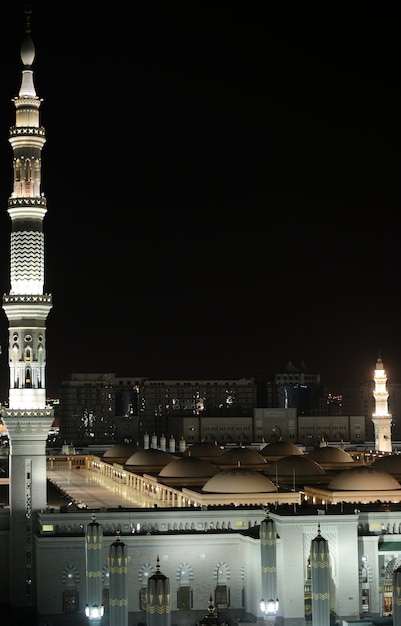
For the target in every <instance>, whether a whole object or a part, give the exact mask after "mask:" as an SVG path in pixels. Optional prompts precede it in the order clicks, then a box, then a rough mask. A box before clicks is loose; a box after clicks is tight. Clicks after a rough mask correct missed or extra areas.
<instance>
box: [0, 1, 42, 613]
mask: <svg viewBox="0 0 401 626" xmlns="http://www.w3.org/2000/svg"><path fill="white" fill-rule="evenodd" d="M30 13H31V12H30V10H29V9H26V11H25V37H24V39H23V42H22V45H21V61H22V65H23V68H22V79H21V87H20V90H19V94H18V96H17V97H16V98H14V105H15V109H16V121H15V126H12V127H11V128H10V136H9V141H10V144H11V148H12V150H13V169H14V177H13V188H12V193H11V196H10V198H9V200H8V209H7V210H8V214H9V216H10V218H11V245H10V283H11V289H10V293H9V294H5V295H4V296H3V309H4V311H5V314H6V316H7V319H8V327H9V347H8V362H9V372H10V382H9V406H8V407H7V408H3V409H2V411H1V416H2V418H3V420H4V422H5V424H6V427H7V430H8V435H9V439H10V457H9V476H10V487H9V489H10V568H11V571H10V604H11V606H15V607H25V608H30V607H33V606H34V604H35V598H36V591H35V586H36V585H35V570H36V567H35V531H36V524H37V512H38V511H40V509H44V508H46V499H47V490H46V439H47V436H48V433H49V429H50V427H51V425H52V423H53V420H54V415H53V410H52V409H51V408H50V407H48V406H47V405H46V380H45V367H46V341H45V333H46V327H45V324H46V319H47V316H48V314H49V311H50V309H51V307H52V297H51V296H50V295H46V294H44V291H43V286H44V235H43V228H42V226H43V219H44V217H45V214H46V211H47V209H46V199H45V197H44V195H43V194H42V193H41V191H40V180H41V152H42V148H43V146H44V143H45V141H46V139H45V131H44V128H43V127H42V126H41V125H40V121H39V108H40V104H41V101H40V99H39V98H38V97H37V95H36V92H35V87H34V81H33V72H32V67H31V66H32V64H33V61H34V59H35V47H34V44H33V41H32V39H31V35H30V32H31V29H30Z"/></svg>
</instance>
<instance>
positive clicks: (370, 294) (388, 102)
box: [0, 0, 401, 400]
mask: <svg viewBox="0 0 401 626" xmlns="http://www.w3.org/2000/svg"><path fill="white" fill-rule="evenodd" d="M275 4H276V3H260V2H255V3H252V2H247V3H216V2H195V1H191V2H171V3H170V2H152V1H145V0H144V1H141V0H139V1H138V2H132V3H122V2H121V3H118V2H116V3H109V4H107V5H106V7H104V5H102V4H101V3H92V2H85V3H84V2H79V3H78V2H68V3H64V4H60V3H55V2H53V3H44V2H36V3H35V2H33V3H32V7H33V12H32V18H31V25H32V38H33V40H34V43H35V47H36V60H35V63H34V66H33V69H34V77H35V85H36V90H37V95H38V96H39V97H41V98H43V104H42V106H41V122H42V125H43V126H44V127H45V129H46V137H47V142H46V145H45V147H44V149H43V152H42V191H43V193H44V194H45V196H46V198H47V206H48V213H47V215H46V217H45V222H44V231H45V237H46V285H45V291H46V293H51V294H52V295H53V302H54V304H53V309H52V311H51V312H50V314H49V317H48V319H47V390H48V393H49V395H53V396H54V395H57V394H58V389H59V387H60V383H61V381H62V380H63V379H65V378H67V377H68V375H69V374H70V373H71V372H114V373H116V374H117V375H119V376H132V377H137V376H148V377H150V378H162V379H176V378H178V379H180V378H187V379H208V378H212V379H213V378H216V379H223V378H226V379H230V378H242V377H250V376H255V375H257V374H261V373H270V372H277V371H282V369H283V368H284V367H285V365H286V364H287V362H288V361H289V360H291V361H293V363H294V364H295V365H298V364H299V363H300V362H301V361H304V362H305V363H306V365H307V366H308V367H309V368H310V369H311V370H312V371H313V372H317V373H320V375H321V382H322V384H323V385H325V386H326V387H327V388H328V390H329V391H331V392H332V393H338V392H341V391H342V389H343V388H344V387H346V386H348V385H354V384H363V383H365V382H367V381H369V380H371V379H372V377H373V373H374V368H375V363H376V358H377V356H378V354H380V355H381V356H382V358H383V362H384V366H385V370H386V373H387V376H388V379H389V382H401V332H400V320H401V305H400V296H399V283H400V278H399V273H400V256H401V245H400V244H401V230H400V222H401V219H400V212H399V209H400V185H399V181H400V158H399V146H400V128H399V118H400V110H401V107H400V86H401V73H400V63H401V55H400V37H399V24H400V20H399V17H400V14H399V9H398V7H397V3H395V2H394V3H393V2H386V3H377V2H352V3H350V2H331V3H321V4H322V6H317V5H316V4H313V6H308V5H305V3H291V2H290V3H280V4H279V7H280V8H277V7H275V8H274V9H271V5H272V6H273V5H275ZM45 5H46V6H45ZM127 5H129V6H127ZM23 6H24V3H20V4H19V3H18V2H16V1H15V0H7V1H3V2H2V3H1V5H0V207H1V206H2V207H3V209H2V210H1V209H0V238H1V239H0V283H1V289H2V292H3V293H7V292H8V291H9V287H10V285H9V237H10V230H11V221H10V219H9V216H8V214H7V200H8V197H9V195H10V193H11V190H12V186H11V185H12V170H11V161H12V151H11V147H10V146H9V144H8V129H9V127H10V126H11V125H13V124H14V121H15V109H14V105H13V104H12V102H11V100H12V98H13V97H14V96H16V95H17V94H18V90H19V86H20V78H21V69H22V66H21V64H20V56H19V49H20V44H21V40H22V37H23V32H24V16H23V10H22V7H23ZM316 7H317V8H316ZM312 9H314V10H312ZM0 343H1V344H2V346H3V354H2V356H1V357H0V358H1V363H0V374H1V379H0V392H1V396H0V400H3V399H6V396H7V388H8V368H7V343H8V330H7V319H6V316H5V314H4V312H3V321H2V322H1V324H0ZM1 381H3V382H1Z"/></svg>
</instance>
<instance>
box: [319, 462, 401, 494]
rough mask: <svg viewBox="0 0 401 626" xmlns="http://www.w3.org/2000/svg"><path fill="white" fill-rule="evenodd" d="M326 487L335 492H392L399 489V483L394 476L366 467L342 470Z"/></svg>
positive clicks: (400, 486)
mask: <svg viewBox="0 0 401 626" xmlns="http://www.w3.org/2000/svg"><path fill="white" fill-rule="evenodd" d="M328 487H329V489H333V490H335V491H386V490H387V491H388V490H392V491H393V490H394V489H401V485H400V483H399V482H398V480H396V479H395V478H394V476H391V474H388V473H387V472H381V471H380V470H377V469H375V468H374V467H372V466H366V465H361V466H358V467H351V469H347V470H343V471H342V472H340V473H339V474H337V476H335V477H334V478H333V480H331V481H330V483H329V485H328Z"/></svg>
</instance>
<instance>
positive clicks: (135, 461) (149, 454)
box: [125, 448, 176, 466]
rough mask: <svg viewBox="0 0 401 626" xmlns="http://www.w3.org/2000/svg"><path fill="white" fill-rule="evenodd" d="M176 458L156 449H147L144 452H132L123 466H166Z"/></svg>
mask: <svg viewBox="0 0 401 626" xmlns="http://www.w3.org/2000/svg"><path fill="white" fill-rule="evenodd" d="M175 459H176V457H175V456H174V455H173V454H170V452H166V451H165V450H157V449H156V448H147V449H146V450H142V449H140V450H138V451H137V452H134V454H132V455H131V456H130V457H129V458H128V459H127V461H126V462H125V465H155V466H160V465H163V466H164V465H167V463H170V461H174V460H175Z"/></svg>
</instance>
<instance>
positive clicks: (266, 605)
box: [260, 598, 279, 626]
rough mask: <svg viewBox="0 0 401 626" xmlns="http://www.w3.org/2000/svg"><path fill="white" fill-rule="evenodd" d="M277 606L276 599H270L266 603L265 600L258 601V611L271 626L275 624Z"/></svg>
mask: <svg viewBox="0 0 401 626" xmlns="http://www.w3.org/2000/svg"><path fill="white" fill-rule="evenodd" d="M278 604H279V603H278V598H276V599H275V600H273V599H272V598H271V599H270V600H268V601H267V602H265V600H264V599H263V598H262V599H261V601H260V610H261V611H262V613H263V617H264V619H265V621H266V622H268V623H269V624H271V625H272V626H274V624H275V623H276V616H277V611H278Z"/></svg>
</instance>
